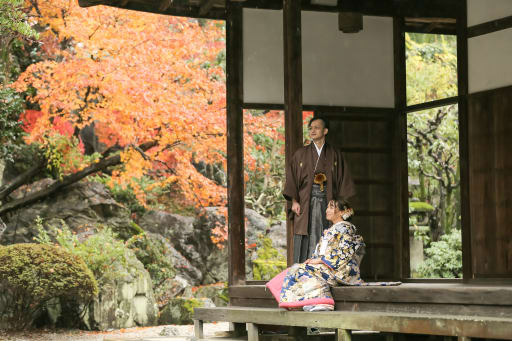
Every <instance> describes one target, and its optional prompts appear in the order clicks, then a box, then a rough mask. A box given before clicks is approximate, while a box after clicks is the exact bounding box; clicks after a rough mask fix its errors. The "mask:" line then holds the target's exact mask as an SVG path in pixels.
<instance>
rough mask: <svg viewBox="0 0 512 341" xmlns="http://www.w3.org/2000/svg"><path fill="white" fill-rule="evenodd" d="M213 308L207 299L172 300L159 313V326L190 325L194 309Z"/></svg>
mask: <svg viewBox="0 0 512 341" xmlns="http://www.w3.org/2000/svg"><path fill="white" fill-rule="evenodd" d="M212 306H215V305H214V304H213V303H212V302H211V300H209V299H206V298H205V299H198V298H181V297H177V298H173V299H171V300H170V301H169V303H168V304H167V305H166V306H165V307H164V308H163V309H162V310H161V311H160V317H159V318H158V323H159V324H192V323H193V321H192V317H193V316H194V308H200V307H212Z"/></svg>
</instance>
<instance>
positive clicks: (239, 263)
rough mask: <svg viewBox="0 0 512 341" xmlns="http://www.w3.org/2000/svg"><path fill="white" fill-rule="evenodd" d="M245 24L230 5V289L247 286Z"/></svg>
mask: <svg viewBox="0 0 512 341" xmlns="http://www.w3.org/2000/svg"><path fill="white" fill-rule="evenodd" d="M242 20H243V19H242V7H241V6H240V5H239V4H235V3H231V2H228V3H227V20H226V88H227V89H226V90H227V96H226V98H227V103H226V106H227V164H228V234H229V237H228V239H229V240H228V244H229V248H228V251H229V270H228V272H229V274H228V284H229V285H237V284H242V283H244V282H245V202H244V154H243V141H244V140H243V138H244V137H243V112H242V103H243V65H242V60H243V45H242V40H243V35H242V27H243V25H242Z"/></svg>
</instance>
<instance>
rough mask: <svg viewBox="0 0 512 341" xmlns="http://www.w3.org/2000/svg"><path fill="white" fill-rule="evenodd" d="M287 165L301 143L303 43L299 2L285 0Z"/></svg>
mask: <svg viewBox="0 0 512 341" xmlns="http://www.w3.org/2000/svg"><path fill="white" fill-rule="evenodd" d="M283 34H284V37H283V41H284V112H285V119H284V125H285V164H286V167H288V166H289V164H290V161H291V158H292V156H293V153H295V151H296V150H297V149H299V148H300V147H301V146H302V145H303V142H302V50H301V49H302V47H301V46H302V45H301V10H300V1H297V0H283ZM286 241H287V243H286V245H287V262H288V265H291V264H292V263H293V226H292V222H291V221H290V220H289V219H287V221H286Z"/></svg>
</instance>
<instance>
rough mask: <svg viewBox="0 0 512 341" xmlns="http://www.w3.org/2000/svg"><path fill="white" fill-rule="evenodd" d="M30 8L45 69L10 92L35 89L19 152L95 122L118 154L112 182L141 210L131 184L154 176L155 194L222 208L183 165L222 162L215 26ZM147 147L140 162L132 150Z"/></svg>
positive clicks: (41, 4)
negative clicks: (171, 188) (161, 190)
mask: <svg viewBox="0 0 512 341" xmlns="http://www.w3.org/2000/svg"><path fill="white" fill-rule="evenodd" d="M30 4H31V5H32V13H31V15H32V16H33V19H35V20H37V21H38V23H39V25H41V26H43V27H47V29H45V30H44V32H43V33H42V34H41V40H42V43H43V44H42V46H43V52H44V53H45V55H46V59H45V60H44V61H42V62H39V63H36V64H33V65H31V66H30V67H29V68H28V69H27V70H26V71H25V72H24V73H23V74H22V75H21V76H20V77H19V79H18V81H17V82H16V83H15V87H16V88H17V89H18V90H20V91H22V90H25V89H27V88H28V87H29V86H30V87H33V88H35V90H36V92H35V95H34V96H33V97H31V98H29V100H30V101H32V102H34V103H37V104H38V105H39V107H40V115H39V116H38V117H35V116H36V115H34V113H32V112H27V114H26V117H27V118H28V117H29V116H30V119H29V120H28V121H29V124H28V125H27V129H28V130H30V135H29V136H28V138H27V142H28V143H34V142H39V143H41V142H42V141H44V140H45V139H47V138H48V136H49V132H51V131H59V132H60V133H61V135H67V133H73V132H74V131H75V128H78V129H81V128H83V127H84V126H86V125H88V124H90V123H92V122H94V125H95V130H96V133H97V135H98V136H99V139H100V142H101V143H103V144H104V145H105V146H106V147H110V146H113V145H119V146H121V147H123V148H124V150H123V152H122V160H123V167H122V168H121V169H119V170H116V171H114V172H113V180H112V181H114V182H116V183H119V184H123V185H130V186H131V187H132V188H134V190H135V192H136V194H137V197H138V198H139V199H140V200H141V201H142V202H144V193H143V191H142V189H141V188H140V186H139V185H138V184H137V182H136V181H135V180H136V179H138V178H140V177H142V176H143V175H148V174H153V173H155V172H154V170H155V169H159V170H160V171H161V172H159V174H160V175H161V174H162V173H166V175H165V176H158V177H156V178H155V179H156V180H157V183H156V184H155V185H156V186H164V185H167V184H174V185H176V186H177V187H178V188H179V189H181V191H182V194H183V197H184V198H185V199H187V200H189V201H190V202H195V203H196V204H199V205H219V204H222V203H223V202H224V201H225V189H223V188H221V187H219V186H217V185H216V184H215V183H213V182H212V181H210V180H208V179H206V178H204V177H203V176H201V175H200V174H199V173H198V172H197V171H196V169H195V168H194V167H193V165H192V163H191V161H192V160H194V161H205V162H224V157H223V154H225V144H226V143H225V129H226V125H225V106H226V105H225V98H226V90H225V73H224V70H223V67H222V65H221V64H220V63H219V62H218V61H219V60H221V58H220V59H219V55H221V54H223V53H224V48H225V40H224V35H225V29H224V25H223V23H220V22H215V21H209V22H206V23H204V24H203V25H200V24H199V23H198V21H197V20H193V19H187V18H177V17H170V16H159V15H153V14H147V13H141V12H135V11H126V10H120V9H115V8H110V7H103V6H98V7H92V8H87V9H85V8H80V7H79V6H78V4H77V3H76V1H68V0H32V1H30ZM63 47H65V48H63ZM59 124H60V126H59ZM66 127H67V128H68V129H64V128H66ZM63 129H64V130H66V133H65V132H64V131H63ZM153 140H156V141H157V142H158V145H157V146H156V147H154V148H152V149H151V150H149V151H148V152H147V153H146V154H145V155H142V154H141V153H140V152H139V151H137V150H136V149H135V148H133V146H137V145H139V144H141V143H143V142H147V141H153Z"/></svg>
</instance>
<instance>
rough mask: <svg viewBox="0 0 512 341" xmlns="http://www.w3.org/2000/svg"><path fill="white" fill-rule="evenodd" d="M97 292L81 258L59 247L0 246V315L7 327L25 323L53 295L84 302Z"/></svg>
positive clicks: (32, 318) (26, 323)
mask: <svg viewBox="0 0 512 341" xmlns="http://www.w3.org/2000/svg"><path fill="white" fill-rule="evenodd" d="M97 294H98V285H97V283H96V281H95V279H94V276H93V274H92V273H91V271H90V270H89V269H88V268H87V266H86V264H85V263H84V261H83V260H82V259H81V258H80V257H77V256H76V255H73V254H71V253H69V252H68V251H67V250H65V249H64V248H62V247H58V246H52V245H42V244H14V245H9V246H0V319H1V320H3V321H4V322H6V323H7V325H8V326H9V327H11V328H16V329H24V328H27V327H29V326H30V325H31V324H32V322H33V321H34V319H35V318H37V317H38V315H39V314H40V313H41V312H42V309H44V307H45V305H46V304H47V303H48V302H49V301H50V300H55V298H58V299H63V300H66V301H70V300H71V301H75V302H77V303H78V304H80V303H84V304H85V303H88V301H90V300H91V299H92V298H93V297H94V296H96V295H97ZM78 304H77V305H78Z"/></svg>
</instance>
